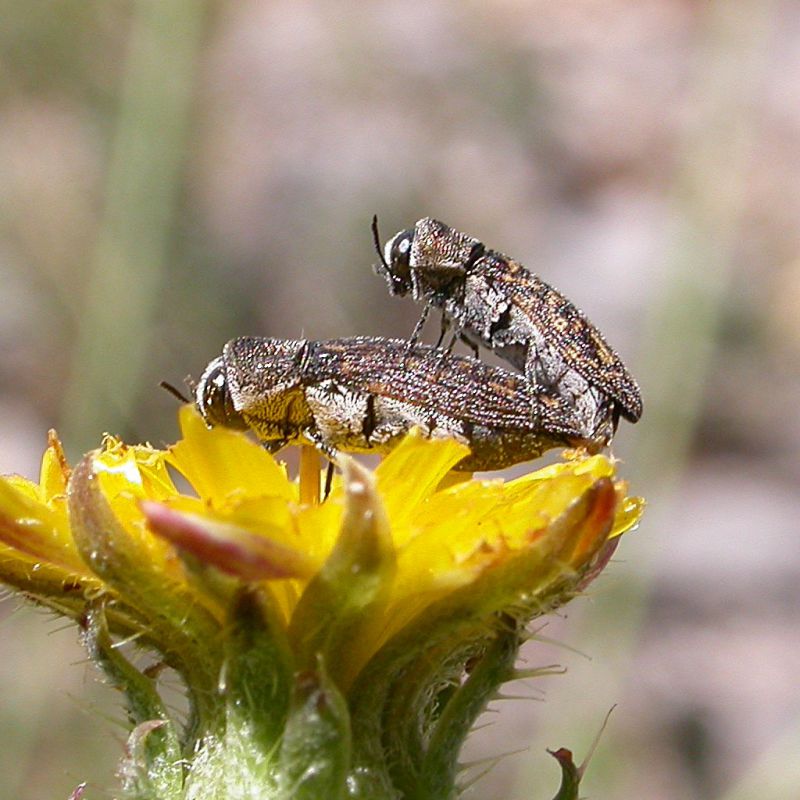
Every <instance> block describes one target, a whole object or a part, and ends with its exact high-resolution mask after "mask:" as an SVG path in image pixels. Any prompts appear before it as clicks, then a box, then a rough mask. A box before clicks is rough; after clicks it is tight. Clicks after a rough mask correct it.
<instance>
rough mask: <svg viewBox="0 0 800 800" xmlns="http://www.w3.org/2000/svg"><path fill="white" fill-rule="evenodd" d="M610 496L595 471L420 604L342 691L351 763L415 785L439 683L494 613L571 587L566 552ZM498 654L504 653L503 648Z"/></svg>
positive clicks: (605, 511)
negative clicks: (560, 506) (592, 478)
mask: <svg viewBox="0 0 800 800" xmlns="http://www.w3.org/2000/svg"><path fill="white" fill-rule="evenodd" d="M614 505H615V496H614V487H613V484H612V483H611V481H609V480H608V479H606V478H601V479H599V480H598V481H596V482H595V483H594V484H593V485H592V486H590V487H589V488H588V489H587V490H586V491H585V492H584V493H583V494H582V495H581V496H580V497H579V498H578V499H576V500H575V501H574V502H573V503H572V504H571V505H570V506H569V507H568V508H567V509H566V510H565V511H564V512H563V513H562V514H561V515H560V516H559V517H558V518H557V519H555V520H554V521H553V522H551V523H550V524H549V525H548V526H547V527H546V528H545V529H543V530H542V531H540V532H539V535H538V537H537V538H535V539H534V540H533V542H532V544H531V545H530V546H529V547H528V548H526V549H523V550H521V551H519V552H515V553H512V554H510V555H509V557H508V558H507V559H506V560H505V561H504V562H500V563H496V564H494V565H493V566H492V568H491V569H490V570H487V571H486V572H485V573H484V574H482V575H480V576H479V577H478V578H477V579H476V580H475V581H474V582H473V583H471V584H469V585H467V586H465V587H463V588H462V589H459V590H457V591H454V592H452V593H451V594H450V595H448V596H447V597H445V598H443V599H442V600H440V601H438V602H436V603H434V604H433V605H431V606H429V607H428V608H427V609H426V610H425V613H424V614H422V615H420V616H419V617H417V618H416V619H414V620H412V621H411V622H410V623H409V624H408V625H407V626H406V627H405V628H403V629H402V630H401V631H400V632H399V633H397V634H396V635H395V636H394V637H392V638H391V639H390V640H389V641H388V642H386V644H385V645H384V646H383V647H382V648H381V649H380V650H379V651H378V652H377V653H376V654H375V655H374V656H373V658H372V659H371V660H370V661H369V663H368V664H367V665H366V666H365V668H364V669H363V670H362V671H361V673H360V674H359V676H358V679H357V680H356V682H355V683H354V685H353V687H352V688H351V690H350V691H349V693H348V694H349V697H350V698H351V714H352V718H353V731H354V737H355V739H354V753H356V754H357V755H356V759H357V761H358V764H357V765H356V767H359V768H360V767H362V766H363V767H364V768H365V769H367V768H369V769H370V770H371V771H372V772H373V773H375V774H378V775H380V774H382V773H384V772H386V773H389V772H391V775H392V782H393V783H394V784H396V785H398V786H401V787H403V790H404V792H405V793H406V794H407V795H408V796H410V797H417V795H416V794H414V793H413V792H414V791H422V789H421V788H416V787H421V786H422V784H421V783H420V776H421V775H422V773H423V770H424V769H425V768H424V767H423V765H424V764H425V762H426V759H427V757H428V753H429V746H430V742H431V738H430V737H431V736H432V733H433V731H435V730H436V725H437V722H438V719H439V715H440V714H441V713H442V712H443V710H446V708H447V705H449V701H448V702H445V703H441V702H440V703H437V697H439V692H440V691H442V690H443V689H445V691H446V687H447V685H448V683H450V684H452V682H453V681H454V680H458V678H459V677H460V675H461V674H462V672H463V669H464V666H465V664H467V662H468V661H469V660H470V659H471V658H473V657H474V656H476V655H478V656H480V654H481V653H482V652H483V651H485V650H486V649H487V648H489V647H490V646H491V643H492V642H493V641H495V640H496V636H497V631H496V623H495V621H494V620H495V618H496V615H497V614H504V615H508V616H510V617H512V618H514V619H516V620H519V621H520V622H522V623H525V622H527V621H529V620H530V619H532V618H533V617H535V616H537V615H540V614H543V613H546V612H548V611H550V610H552V609H553V608H555V607H557V606H558V605H561V604H562V603H564V602H566V601H567V600H569V599H570V598H571V597H572V596H573V594H574V593H575V590H576V586H577V584H578V582H579V580H580V577H581V569H580V568H575V569H572V568H569V567H568V566H567V564H568V562H569V559H570V557H571V556H572V555H573V553H574V552H575V550H576V547H578V545H579V544H580V543H582V542H585V541H587V540H589V541H593V542H596V544H595V548H596V549H599V548H601V547H602V544H603V542H604V540H605V539H604V536H603V532H604V531H605V532H606V533H607V531H608V530H610V526H611V522H612V520H613V510H614ZM592 557H593V552H592V551H587V552H586V553H585V554H584V556H583V563H584V564H585V565H586V567H587V568H588V565H590V564H591V562H592ZM500 662H501V664H503V663H505V662H506V659H505V657H504V658H501V659H500ZM486 663H487V667H486V669H487V670H490V667H489V662H488V661H487V662H486ZM501 674H502V669H501V670H500V672H499V673H498V675H497V677H498V678H499V679H500V680H499V682H500V683H502V682H504V681H506V680H509V679H510V678H511V677H512V673H511V669H510V667H509V668H508V670H507V672H506V674H505V675H504V676H503V677H502V678H500V675H501ZM498 685H499V683H498ZM487 686H488V684H487ZM487 697H488V695H487ZM441 699H442V700H445V699H446V698H445V695H442V696H441ZM462 722H463V725H464V728H465V729H464V730H462V731H452V734H451V735H452V736H455V737H463V736H464V735H466V733H467V732H468V730H469V726H470V725H471V722H470V721H469V718H468V715H465V716H463V719H462ZM439 746H440V747H442V748H445V749H442V750H441V752H440V753H439V754H438V755H436V756H434V758H435V759H439V760H441V759H442V758H445V752H446V747H445V742H444V741H441V742H440V745H439ZM365 796H366V795H365ZM441 796H443V797H449V796H450V795H448V794H446V793H445V794H443V795H441ZM419 797H423V798H428V797H432V796H431V795H428V794H425V793H423V794H420V795H419ZM436 800H439V798H438V797H437V798H436Z"/></svg>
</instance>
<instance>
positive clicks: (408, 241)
mask: <svg viewBox="0 0 800 800" xmlns="http://www.w3.org/2000/svg"><path fill="white" fill-rule="evenodd" d="M373 234H374V237H375V244H376V249H377V250H378V254H379V256H380V259H381V263H380V264H379V265H378V266H377V267H376V271H377V272H378V273H379V274H381V275H383V276H384V277H385V278H386V281H387V283H388V285H389V290H390V293H391V294H393V295H400V296H402V295H406V294H411V296H412V297H413V299H414V300H418V301H422V302H424V303H425V305H424V308H423V311H422V315H421V317H420V320H419V322H418V324H417V325H416V327H415V328H414V331H413V333H412V335H411V339H410V341H404V340H394V339H384V338H378V337H353V338H349V339H334V340H329V341H321V342H310V341H305V340H283V339H265V338H255V337H243V338H239V339H233V340H232V341H230V342H228V344H227V345H225V348H224V350H223V354H222V355H221V356H220V357H219V358H216V359H214V360H213V361H212V362H211V363H210V364H209V365H208V367H207V368H206V370H205V372H204V373H203V375H202V377H201V379H200V381H199V382H198V384H197V387H196V389H195V403H196V405H197V407H198V409H199V411H200V413H201V414H202V415H203V417H204V419H205V420H206V422H207V424H209V425H226V426H229V427H235V428H242V429H250V430H252V431H253V432H254V433H255V434H256V436H258V437H259V439H261V440H262V441H263V442H264V443H265V445H266V446H267V447H268V448H269V449H270V450H277V449H279V448H280V447H282V446H283V445H285V444H289V443H292V442H306V443H310V444H314V445H316V446H317V447H318V448H319V449H320V450H322V452H324V453H325V454H326V455H328V456H329V457H331V458H332V457H334V456H335V453H336V451H337V450H340V449H341V450H348V451H356V452H363V451H378V452H383V451H386V450H389V449H391V447H392V446H393V445H394V444H395V443H396V442H397V441H398V440H399V438H400V437H401V436H402V435H404V434H405V433H406V432H408V431H409V430H410V429H411V428H412V427H415V426H416V427H420V428H421V429H422V430H423V432H425V433H426V434H427V435H429V436H448V437H452V438H456V439H459V440H461V441H463V442H465V443H466V444H468V445H469V446H470V450H471V455H470V456H468V457H466V458H465V459H464V460H463V461H462V462H461V463H460V464H459V465H457V467H456V469H461V470H470V471H472V470H491V469H500V468H503V467H506V466H509V465H510V464H514V463H516V462H520V461H527V460H530V459H532V458H535V457H537V456H539V455H540V454H541V453H542V452H544V451H545V450H547V449H550V448H551V447H558V446H572V447H574V446H583V447H586V448H587V449H588V450H590V451H596V450H599V449H600V448H602V447H604V446H606V445H607V444H608V443H609V442H610V441H611V438H612V437H613V435H614V432H615V430H616V426H617V422H618V420H619V417H620V416H623V417H625V418H626V419H628V420H630V421H631V422H636V421H637V420H638V419H639V417H640V416H641V412H642V403H641V396H640V393H639V388H638V386H637V385H636V382H635V381H634V379H633V378H632V377H631V376H630V374H629V373H628V371H627V370H626V368H625V366H624V364H623V363H622V361H621V359H620V358H619V356H617V354H616V353H615V352H614V351H613V350H612V349H611V348H610V347H609V346H608V345H607V344H606V342H605V340H604V339H603V337H602V335H601V334H600V332H599V331H598V330H597V328H595V327H594V326H593V325H592V324H591V322H589V320H588V319H587V318H586V317H585V316H584V315H583V314H582V313H581V312H580V311H579V310H578V309H577V308H576V307H575V306H574V305H573V304H572V303H571V302H570V301H569V300H567V299H566V298H565V297H564V296H563V295H562V294H561V293H560V292H558V291H557V290H556V289H554V288H552V287H551V286H549V285H548V284H546V283H545V282H544V281H542V280H541V279H539V278H538V277H537V276H536V275H534V274H532V273H530V272H528V271H527V270H526V269H525V268H524V267H523V266H522V265H521V264H519V263H518V262H516V261H514V260H513V259H511V258H508V257H507V256H505V255H503V254H502V253H499V252H496V251H493V250H488V249H487V248H486V247H485V246H484V245H483V243H482V242H480V241H478V240H477V239H474V238H473V237H471V236H468V235H467V234H464V233H460V232H458V231H456V230H454V229H453V228H450V227H448V226H447V225H444V224H443V223H441V222H438V221H436V220H434V219H431V218H429V217H426V218H424V219H421V220H420V221H419V222H417V224H416V226H415V227H414V228H413V229H410V230H406V231H401V232H400V233H398V234H396V235H395V236H393V237H392V238H391V239H390V240H389V241H388V242H387V243H386V245H385V247H384V248H383V250H382V249H381V246H380V240H379V236H378V231H377V222H376V221H375V220H373ZM433 307H437V308H439V309H441V312H442V337H440V341H439V344H441V341H442V339H443V337H444V334H445V332H446V330H447V328H448V327H450V326H452V328H453V337H452V339H451V342H450V345H449V346H448V347H447V348H446V349H444V350H443V349H440V348H439V347H438V346H437V347H431V346H428V345H421V344H418V343H417V340H418V338H419V334H420V332H421V330H422V326H423V325H424V322H425V320H426V318H427V316H428V314H429V312H430V310H431V309H432V308H433ZM457 339H462V340H464V341H466V342H467V343H468V344H470V345H471V346H472V347H473V349H474V350H475V351H476V355H477V351H478V348H480V347H485V348H489V349H491V350H493V351H494V352H495V353H496V354H497V355H498V356H499V357H500V358H502V359H504V360H506V361H507V362H508V363H509V364H511V365H512V366H513V367H515V368H516V369H518V370H520V372H521V373H522V374H517V373H512V372H509V371H507V370H505V369H500V368H498V367H492V366H489V365H487V364H484V363H482V362H480V361H478V360H477V359H475V358H469V357H466V356H459V355H455V354H452V353H451V352H450V350H451V348H452V345H453V343H454V342H455V341H456V340H457Z"/></svg>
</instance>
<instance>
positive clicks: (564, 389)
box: [372, 217, 642, 436]
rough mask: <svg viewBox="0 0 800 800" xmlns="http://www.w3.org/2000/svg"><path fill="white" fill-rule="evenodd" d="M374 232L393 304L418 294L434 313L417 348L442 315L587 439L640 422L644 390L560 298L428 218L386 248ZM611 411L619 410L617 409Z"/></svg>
mask: <svg viewBox="0 0 800 800" xmlns="http://www.w3.org/2000/svg"><path fill="white" fill-rule="evenodd" d="M372 232H373V238H374V242H375V249H376V250H377V252H378V256H379V257H380V263H379V264H377V265H376V266H375V271H376V272H377V273H378V274H379V275H382V276H383V277H384V278H385V279H386V282H387V284H388V287H389V292H390V293H391V294H392V295H397V296H400V297H402V296H405V295H408V294H410V295H411V297H412V298H413V299H414V300H416V301H422V302H424V303H425V306H424V308H423V311H422V315H421V316H420V319H419V321H418V323H417V325H416V327H415V328H414V331H413V332H412V334H411V342H412V343H416V341H417V340H418V338H419V335H420V332H421V331H422V327H423V325H424V323H425V320H426V319H427V317H428V314H429V312H430V310H431V309H432V308H433V307H437V308H439V309H441V311H442V337H440V339H439V343H440V344H441V342H442V338H443V337H444V333H445V332H446V330H447V328H448V326H450V325H452V327H453V328H454V335H453V338H452V340H451V342H450V345H449V347H448V350H449V349H450V348H452V345H453V342H455V340H456V339H457V338H462V339H463V340H465V341H466V342H467V343H468V344H469V345H470V346H471V347H473V349H474V350H475V351H476V353H477V350H478V348H479V347H486V348H489V349H491V350H493V351H494V352H495V353H496V354H497V355H498V356H499V357H500V358H502V359H504V360H505V361H507V362H508V363H509V364H511V365H512V366H513V367H515V368H516V369H518V370H520V371H522V372H524V374H525V378H526V379H527V381H528V383H529V384H530V385H531V386H532V387H533V390H534V393H538V392H541V391H545V390H549V391H551V392H553V393H555V394H558V395H559V396H560V397H562V398H563V399H564V401H565V403H566V404H567V405H568V406H569V407H570V408H571V409H572V414H573V415H574V418H575V424H576V425H577V426H578V427H579V428H580V429H581V430H582V431H584V433H586V434H587V435H589V436H591V432H592V431H593V430H595V429H596V428H598V427H599V426H601V425H602V422H603V420H602V417H603V415H607V414H608V413H609V410H610V414H611V421H612V426H613V428H614V430H616V426H617V421H618V419H619V417H620V416H623V417H625V419H627V420H629V421H630V422H636V421H637V420H638V419H639V418H640V417H641V415H642V399H641V394H640V391H639V387H638V385H637V383H636V381H635V380H634V379H633V377H632V376H631V374H630V373H629V372H628V370H627V368H626V367H625V365H624V363H623V362H622V359H621V358H620V357H619V356H618V355H617V354H616V353H615V352H614V350H612V349H611V347H609V345H608V344H607V343H606V340H605V339H604V338H603V335H602V334H601V333H600V331H599V330H598V329H597V328H596V327H595V326H594V325H593V324H592V323H591V322H590V321H589V320H588V318H587V317H586V316H585V315H584V314H583V313H582V312H581V311H580V310H578V308H576V307H575V305H574V304H573V303H572V302H571V301H570V300H568V299H567V298H566V297H565V296H564V295H563V294H561V292H559V291H558V290H557V289H555V288H553V287H552V286H550V285H549V284H547V283H545V282H544V281H543V280H542V279H541V278H539V277H538V276H537V275H535V274H533V273H532V272H529V271H528V270H527V269H526V268H525V267H524V266H522V264H520V263H519V262H518V261H515V260H514V259H512V258H509V257H508V256H506V255H504V254H503V253H500V252H497V251H495V250H490V249H488V248H487V247H486V246H485V245H484V244H483V242H481V241H480V240H478V239H476V238H474V237H472V236H469V235H468V234H466V233H461V232H460V231H457V230H455V229H454V228H451V227H449V226H448V225H446V224H445V223H443V222H440V221H438V220H435V219H432V218H431V217H423V218H422V219H421V220H419V221H418V222H417V223H416V225H415V226H414V227H413V228H410V229H408V230H403V231H399V232H398V233H396V234H395V235H394V236H393V237H392V238H391V239H389V240H388V241H387V242H386V245H385V246H384V247H383V248H381V243H380V236H379V234H378V225H377V218H376V217H373V220H372ZM609 401H610V402H609Z"/></svg>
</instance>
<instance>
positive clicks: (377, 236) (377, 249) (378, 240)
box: [372, 214, 389, 270]
mask: <svg viewBox="0 0 800 800" xmlns="http://www.w3.org/2000/svg"><path fill="white" fill-rule="evenodd" d="M372 241H373V242H375V252H376V253H377V254H378V258H379V259H380V260H381V264H383V268H384V269H385V270H388V269H389V265H388V264H387V263H386V259H385V258H384V257H383V250H381V237H380V234H379V233H378V215H377V214H373V215H372Z"/></svg>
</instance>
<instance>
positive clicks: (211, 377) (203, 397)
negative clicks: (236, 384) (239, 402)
mask: <svg viewBox="0 0 800 800" xmlns="http://www.w3.org/2000/svg"><path fill="white" fill-rule="evenodd" d="M195 402H196V404H197V410H198V411H199V412H200V414H201V415H202V417H203V419H204V420H205V422H206V425H208V426H209V427H213V426H214V425H224V426H226V427H229V428H246V427H247V425H246V423H245V422H244V419H243V418H242V417H241V415H240V414H239V413H238V412H237V411H236V409H235V408H234V406H233V401H232V399H231V395H230V391H229V390H228V381H227V378H226V376H225V363H224V361H223V360H222V358H215V359H214V360H213V361H212V362H211V363H210V364H209V365H208V367H206V371H205V372H204V373H203V377H202V378H200V382H199V383H198V384H197V395H196V397H195Z"/></svg>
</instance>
